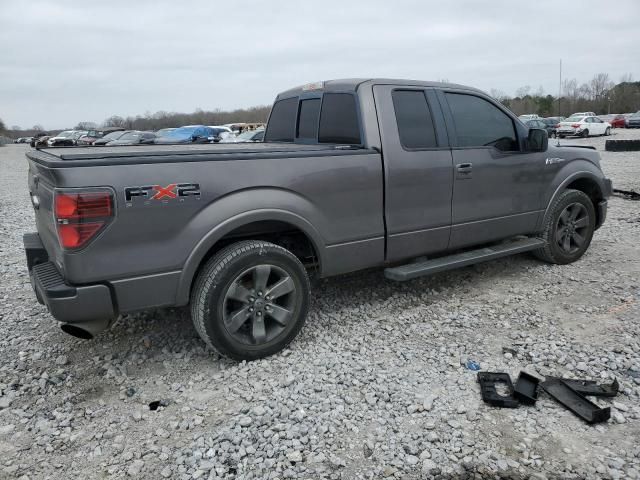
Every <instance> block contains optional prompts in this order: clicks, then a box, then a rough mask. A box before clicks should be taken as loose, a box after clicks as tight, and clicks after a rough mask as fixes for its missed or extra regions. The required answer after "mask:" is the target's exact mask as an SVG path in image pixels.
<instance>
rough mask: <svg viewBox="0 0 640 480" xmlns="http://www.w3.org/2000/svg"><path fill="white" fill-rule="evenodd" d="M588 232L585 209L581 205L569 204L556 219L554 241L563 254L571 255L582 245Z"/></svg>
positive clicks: (587, 215) (587, 216)
mask: <svg viewBox="0 0 640 480" xmlns="http://www.w3.org/2000/svg"><path fill="white" fill-rule="evenodd" d="M588 230H589V213H588V212H587V209H586V208H585V206H584V205H582V204H581V203H578V202H576V203H571V204H569V205H567V206H566V207H565V209H564V210H563V211H562V213H561V214H560V216H559V217H558V221H557V223H556V234H555V240H556V242H557V244H558V245H559V246H560V248H561V249H562V251H563V252H564V253H566V254H567V255H573V254H575V253H576V252H577V251H578V250H580V248H582V246H583V245H584V242H585V241H586V236H587V234H588Z"/></svg>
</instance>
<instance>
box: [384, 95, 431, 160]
mask: <svg viewBox="0 0 640 480" xmlns="http://www.w3.org/2000/svg"><path fill="white" fill-rule="evenodd" d="M391 98H392V100H393V109H394V110H395V112H396V123H397V124H398V135H399V137H400V143H401V144H402V146H403V147H404V148H408V149H412V148H435V147H437V146H438V142H437V140H436V132H435V129H434V127H433V119H432V118H431V110H430V109H429V104H428V103H427V98H426V97H425V94H424V92H423V91H419V90H394V91H393V92H392V93H391Z"/></svg>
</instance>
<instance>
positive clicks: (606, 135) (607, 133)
mask: <svg viewBox="0 0 640 480" xmlns="http://www.w3.org/2000/svg"><path fill="white" fill-rule="evenodd" d="M609 135H611V127H607V129H606V130H605V131H604V136H605V137H608V136H609Z"/></svg>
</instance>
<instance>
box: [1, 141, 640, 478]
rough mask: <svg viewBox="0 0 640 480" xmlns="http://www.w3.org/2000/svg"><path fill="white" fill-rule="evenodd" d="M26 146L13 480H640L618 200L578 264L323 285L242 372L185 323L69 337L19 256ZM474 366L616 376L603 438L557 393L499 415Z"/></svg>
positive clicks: (634, 344) (4, 321)
mask: <svg viewBox="0 0 640 480" xmlns="http://www.w3.org/2000/svg"><path fill="white" fill-rule="evenodd" d="M616 138H640V131H620V130H617V131H616ZM562 142H563V143H576V144H589V145H595V146H596V147H597V148H598V150H600V151H601V154H602V156H603V168H604V170H605V172H606V174H607V175H608V176H609V177H611V178H612V179H613V181H614V184H615V186H616V187H618V188H624V189H635V190H637V191H640V153H638V152H635V153H609V152H604V151H602V150H603V146H604V139H603V138H595V139H586V140H583V139H575V140H573V139H572V140H569V139H567V140H563V141H562ZM27 149H28V147H24V146H19V145H9V146H6V147H3V148H0V178H2V180H3V188H2V190H1V191H0V218H1V219H2V220H1V224H0V233H1V234H2V238H3V240H2V243H1V244H0V260H1V261H0V274H1V275H2V286H1V289H0V320H1V321H0V358H1V359H2V361H1V363H0V391H1V393H2V395H1V396H0V478H22V479H27V478H28V479H62V478H64V479H66V478H126V477H136V478H149V479H158V478H177V479H188V478H205V479H206V478H209V479H214V478H225V479H230V478H236V479H250V478H272V479H275V478H279V479H284V478H304V479H320V478H331V479H358V478H375V479H378V478H403V479H404V478H406V479H417V478H432V477H434V478H443V479H449V478H515V479H519V478H535V479H544V478H549V479H551V478H576V479H585V478H586V479H592V478H593V479H595V478H613V479H617V478H640V441H639V439H640V426H639V420H640V406H639V403H640V344H639V340H638V339H639V337H638V334H639V333H640V320H639V318H638V312H639V310H640V308H639V303H640V302H639V300H640V295H639V294H640V282H639V278H640V263H639V262H640V249H639V248H638V244H637V243H638V239H639V238H640V202H633V201H630V200H624V199H622V198H613V199H612V200H611V201H610V210H609V218H608V220H607V223H606V224H605V226H604V227H603V228H602V229H601V230H599V231H598V232H597V233H596V235H595V237H594V240H593V243H592V245H591V248H590V249H589V251H588V252H587V254H586V256H585V257H584V258H583V259H582V260H581V261H579V262H577V263H575V264H573V265H568V266H551V265H546V264H543V263H540V262H538V261H536V260H535V259H533V258H532V257H531V256H529V255H520V256H517V257H513V258H509V259H503V260H499V261H495V262H492V263H488V264H482V265H478V266H474V267H470V268H465V269H462V270H458V271H455V272H449V273H444V274H439V275H436V276H433V277H429V278H425V279H420V280H416V281H412V282H409V283H405V284H397V283H392V282H389V281H386V280H385V279H384V278H383V276H382V274H381V272H379V271H378V272H366V273H363V274H357V275H351V276H346V277H341V278H336V279H329V280H323V281H316V282H315V284H314V286H313V293H314V300H313V304H312V308H311V312H310V315H309V318H308V321H307V324H306V326H305V328H304V329H303V331H302V333H301V335H300V336H299V337H298V339H297V340H296V341H294V343H293V344H292V345H291V346H290V348H289V349H288V350H286V351H284V352H282V353H281V354H278V355H275V356H273V357H271V358H268V359H265V360H260V361H255V362H252V363H234V362H232V361H229V360H226V359H222V358H219V357H218V356H217V354H215V353H214V352H211V351H209V350H207V348H205V345H204V343H203V342H202V341H201V340H200V339H199V338H198V337H197V335H196V333H195V331H194V329H193V328H192V326H191V323H190V320H189V318H188V314H187V313H186V311H184V310H174V309H169V310H158V311H151V312H146V313H143V314H139V315H135V316H129V317H126V318H123V319H121V320H119V321H118V322H117V323H116V324H115V325H114V326H113V327H112V328H111V330H110V331H108V332H105V333H104V334H101V335H100V336H99V337H98V338H97V339H96V340H93V341H82V340H78V339H75V338H73V337H70V336H67V335H66V334H64V333H63V332H62V331H61V330H60V329H59V328H58V327H57V325H56V322H55V321H54V320H53V319H52V318H51V317H50V316H49V315H48V314H47V311H46V309H45V308H44V307H42V306H40V305H39V304H37V303H36V300H35V298H34V295H33V293H32V291H31V287H30V285H29V280H28V274H27V269H26V265H25V261H24V258H23V252H22V246H21V237H22V234H23V233H24V232H28V231H32V230H33V229H34V226H33V216H32V209H31V207H30V204H29V198H28V195H27V190H26V170H27V167H26V161H25V159H24V152H25V151H26V150H27ZM467 359H473V360H476V361H478V362H479V363H480V364H481V367H482V369H483V370H488V371H506V372H509V373H510V374H511V375H512V378H514V379H515V377H516V376H517V374H518V372H519V371H520V370H521V369H527V370H528V371H530V372H533V373H538V374H541V375H546V374H555V375H563V376H573V377H582V378H585V377H588V378H595V379H601V380H602V381H607V382H608V381H610V380H611V379H612V378H614V377H615V378H617V379H618V381H619V382H620V385H621V393H620V394H619V395H618V397H617V398H615V399H613V401H609V400H604V401H600V400H596V401H597V402H598V403H600V404H602V405H611V407H612V419H611V420H610V421H609V422H607V423H604V424H600V425H598V426H589V425H587V424H585V423H583V422H582V421H581V420H580V419H578V418H576V417H575V416H573V415H572V414H571V413H570V412H569V411H567V410H565V409H564V408H562V407H561V406H559V405H558V404H557V403H555V402H554V401H553V400H552V399H550V398H549V397H548V396H546V395H545V394H541V397H540V399H539V401H538V402H537V404H536V405H535V406H533V407H520V408H518V409H515V410H509V409H496V408H491V407H489V406H487V405H485V404H483V403H482V401H481V399H480V394H479V388H478V384H477V383H476V374H475V372H471V371H469V370H467V369H465V368H464V367H463V366H461V364H460V363H461V360H463V361H464V360H467ZM151 402H160V404H159V407H158V408H157V409H156V410H151V409H150V407H149V404H150V403H151ZM155 405H156V406H157V405H158V403H156V404H155Z"/></svg>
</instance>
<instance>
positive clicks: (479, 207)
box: [438, 90, 549, 249]
mask: <svg viewBox="0 0 640 480" xmlns="http://www.w3.org/2000/svg"><path fill="white" fill-rule="evenodd" d="M438 94H439V97H440V99H441V103H442V104H443V105H444V107H443V109H444V112H445V117H446V118H447V126H448V128H449V132H450V138H451V143H452V155H453V165H454V181H453V200H452V205H453V206H452V227H451V241H450V243H449V248H450V249H457V248H461V247H467V246H472V245H478V244H482V243H487V242H491V241H494V240H500V239H503V238H507V237H510V236H515V235H520V234H527V233H532V232H533V231H534V230H535V228H536V225H537V221H538V218H539V216H540V215H541V213H542V209H543V208H544V205H543V202H544V196H543V192H544V189H545V186H546V185H547V182H548V180H549V178H548V173H547V172H545V167H544V166H545V159H546V153H545V152H528V151H524V150H522V146H523V144H524V142H522V141H521V138H520V137H519V134H518V130H517V129H516V125H515V119H514V118H513V117H512V116H511V115H509V114H508V113H507V112H506V111H505V110H504V109H503V108H502V107H501V106H499V105H498V104H496V103H494V102H493V101H492V100H491V99H489V98H488V97H485V96H483V95H482V94H480V93H475V92H469V91H455V90H452V91H439V92H438ZM520 135H522V133H520Z"/></svg>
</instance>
